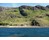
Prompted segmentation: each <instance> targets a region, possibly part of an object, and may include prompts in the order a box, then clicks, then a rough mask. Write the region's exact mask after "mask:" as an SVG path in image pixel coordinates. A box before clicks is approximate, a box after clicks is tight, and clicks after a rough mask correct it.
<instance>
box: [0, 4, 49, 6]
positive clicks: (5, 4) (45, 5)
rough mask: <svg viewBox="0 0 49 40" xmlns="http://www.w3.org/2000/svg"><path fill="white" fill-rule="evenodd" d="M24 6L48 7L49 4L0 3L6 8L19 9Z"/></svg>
mask: <svg viewBox="0 0 49 40" xmlns="http://www.w3.org/2000/svg"><path fill="white" fill-rule="evenodd" d="M22 5H27V6H36V5H41V6H47V5H49V3H0V6H4V7H19V6H22Z"/></svg>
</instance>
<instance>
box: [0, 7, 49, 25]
mask: <svg viewBox="0 0 49 40" xmlns="http://www.w3.org/2000/svg"><path fill="white" fill-rule="evenodd" d="M0 25H3V26H5V25H9V26H25V25H26V26H49V8H48V7H43V6H33V7H32V6H20V7H16V8H12V7H11V8H8V7H0Z"/></svg>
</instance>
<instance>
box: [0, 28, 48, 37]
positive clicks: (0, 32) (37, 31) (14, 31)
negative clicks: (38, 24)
mask: <svg viewBox="0 0 49 40" xmlns="http://www.w3.org/2000/svg"><path fill="white" fill-rule="evenodd" d="M0 37H49V28H0Z"/></svg>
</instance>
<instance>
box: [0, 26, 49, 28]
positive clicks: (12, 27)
mask: <svg viewBox="0 0 49 40" xmlns="http://www.w3.org/2000/svg"><path fill="white" fill-rule="evenodd" d="M0 28H49V26H0Z"/></svg>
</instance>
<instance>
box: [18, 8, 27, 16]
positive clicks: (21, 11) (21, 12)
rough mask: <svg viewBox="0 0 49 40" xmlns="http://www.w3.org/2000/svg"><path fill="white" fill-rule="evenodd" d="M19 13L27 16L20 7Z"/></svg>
mask: <svg viewBox="0 0 49 40" xmlns="http://www.w3.org/2000/svg"><path fill="white" fill-rule="evenodd" d="M19 11H20V14H21V15H22V16H27V14H26V13H25V12H24V10H23V8H22V7H19Z"/></svg>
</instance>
